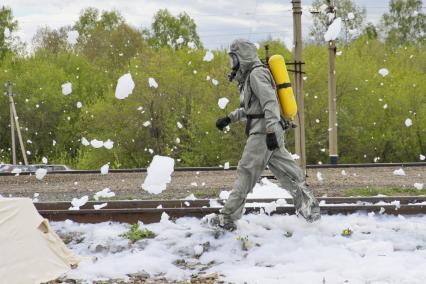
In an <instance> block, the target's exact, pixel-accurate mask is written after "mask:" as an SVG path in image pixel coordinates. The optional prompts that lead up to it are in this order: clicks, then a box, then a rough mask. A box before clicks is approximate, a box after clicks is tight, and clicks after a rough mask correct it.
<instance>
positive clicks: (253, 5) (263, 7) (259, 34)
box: [1, 0, 389, 49]
mask: <svg viewBox="0 0 426 284" xmlns="http://www.w3.org/2000/svg"><path fill="white" fill-rule="evenodd" d="M354 2H355V3H356V4H357V5H359V6H361V7H365V8H366V9H367V22H373V23H375V24H377V23H378V22H379V21H380V17H381V15H382V14H383V13H385V12H387V11H388V2H389V1H387V0H375V1H371V0H370V1H369V0H356V1H354ZM311 3H312V0H306V1H305V0H302V6H303V14H302V30H303V35H304V36H307V34H308V32H309V27H310V26H311V24H312V16H311V14H310V13H309V8H310V5H311ZM1 5H5V6H8V7H10V8H12V11H13V14H14V17H15V19H16V20H18V22H19V26H20V30H19V31H18V32H17V35H19V36H20V37H21V39H23V40H24V41H25V42H27V43H29V44H30V45H31V39H32V37H33V36H34V35H35V33H36V31H37V29H38V28H39V27H44V26H49V27H51V28H59V27H61V26H65V25H72V24H73V23H74V22H76V21H77V20H78V17H79V15H80V12H81V10H83V9H84V8H87V7H95V8H98V9H99V10H101V11H103V10H112V9H115V10H118V11H119V12H120V13H121V14H122V15H123V16H124V18H125V19H126V21H127V22H128V23H129V24H130V25H132V26H134V27H136V28H142V27H149V26H150V24H151V22H152V19H153V16H154V14H155V12H156V11H158V10H159V9H164V8H167V9H168V10H169V11H170V12H171V13H172V14H174V15H177V14H179V13H180V12H186V13H187V14H189V16H191V17H192V18H193V19H194V20H195V23H196V24H197V31H198V34H199V35H200V38H201V40H202V42H203V44H204V46H205V47H207V48H210V49H216V48H227V47H228V46H229V44H230V42H232V40H233V39H235V38H239V37H243V38H248V39H250V40H252V41H261V40H263V39H266V38H267V37H269V36H271V37H272V38H277V39H280V40H282V41H283V42H284V43H286V45H287V46H291V45H292V40H293V20H292V12H291V0H286V1H283V0H281V1H279V0H263V1H262V0H227V1H226V0H215V1H211V0H209V1H206V0H192V1H190V0H174V1H172V0H168V1H167V0H120V1H118V0H116V1H113V0H86V1H81V0H80V1H78V0H73V1H64V0H38V1H34V0H33V1H30V0H3V1H2V4H1Z"/></svg>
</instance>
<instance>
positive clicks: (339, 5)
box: [309, 0, 366, 44]
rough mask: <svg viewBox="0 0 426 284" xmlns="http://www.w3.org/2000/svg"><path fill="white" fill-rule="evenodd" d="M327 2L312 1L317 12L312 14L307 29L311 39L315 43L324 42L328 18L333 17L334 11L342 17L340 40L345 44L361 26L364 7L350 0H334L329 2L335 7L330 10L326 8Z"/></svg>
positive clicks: (364, 15) (359, 30) (323, 0)
mask: <svg viewBox="0 0 426 284" xmlns="http://www.w3.org/2000/svg"><path fill="white" fill-rule="evenodd" d="M327 2H328V1H327V0H314V1H313V2H312V7H313V8H314V9H315V10H317V11H319V13H318V14H315V15H314V16H313V24H312V26H311V27H310V31H309V36H310V37H311V41H312V42H313V43H315V44H324V43H325V41H324V34H325V32H326V31H327V29H328V26H329V24H330V23H331V22H330V19H333V18H334V12H335V13H336V17H340V18H341V19H342V23H343V24H342V31H343V37H342V38H341V39H342V41H343V42H344V43H345V44H347V43H349V42H350V41H352V40H354V39H355V38H356V37H357V35H358V34H359V33H360V32H361V29H362V27H363V24H364V20H365V17H366V10H365V8H361V7H359V6H358V5H356V4H355V2H354V1H352V0H334V1H331V2H332V5H334V7H335V9H334V10H333V11H331V10H329V9H328V8H327ZM349 15H350V16H349ZM352 15H353V18H352V17H351V16H352Z"/></svg>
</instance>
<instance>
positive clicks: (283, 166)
mask: <svg viewBox="0 0 426 284" xmlns="http://www.w3.org/2000/svg"><path fill="white" fill-rule="evenodd" d="M269 169H270V170H271V171H272V173H273V174H274V176H275V177H276V178H277V179H278V181H279V182H280V185H281V187H282V188H285V189H286V190H287V191H288V192H289V193H290V194H291V196H292V197H293V202H294V207H295V209H296V212H297V213H301V214H302V215H303V216H304V217H305V218H309V217H312V215H313V214H319V204H318V201H317V200H316V198H315V197H314V195H313V194H312V192H311V191H310V190H309V189H308V188H307V187H306V183H305V175H304V173H303V170H302V169H301V168H300V167H299V165H298V164H297V163H296V162H295V161H294V159H293V157H292V156H291V154H290V153H289V152H288V151H287V149H286V148H285V147H284V145H283V146H282V147H281V148H280V149H277V150H275V151H274V152H273V154H272V156H271V158H270V160H269Z"/></svg>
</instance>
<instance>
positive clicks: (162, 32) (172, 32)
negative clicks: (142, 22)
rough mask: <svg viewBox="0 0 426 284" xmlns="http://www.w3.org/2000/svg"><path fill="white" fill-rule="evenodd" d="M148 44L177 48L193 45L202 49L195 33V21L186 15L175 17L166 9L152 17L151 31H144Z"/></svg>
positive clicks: (181, 14)
mask: <svg viewBox="0 0 426 284" xmlns="http://www.w3.org/2000/svg"><path fill="white" fill-rule="evenodd" d="M145 34H146V35H147V37H148V42H149V43H150V45H151V46H152V47H156V48H160V47H173V48H178V47H182V46H187V44H188V43H190V42H192V43H194V44H195V45H196V46H197V47H198V48H202V47H203V46H202V43H201V41H200V37H199V36H198V33H197V25H196V24H195V21H194V20H193V19H191V17H189V16H188V14H187V13H180V14H179V15H177V16H176V17H175V16H173V15H172V14H171V13H170V12H169V11H168V10H167V9H163V10H159V11H158V12H157V13H156V14H155V15H154V21H153V23H152V25H151V30H150V31H149V30H145Z"/></svg>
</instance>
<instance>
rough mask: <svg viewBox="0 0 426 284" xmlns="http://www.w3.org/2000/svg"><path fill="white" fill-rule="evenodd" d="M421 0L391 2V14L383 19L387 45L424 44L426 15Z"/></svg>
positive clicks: (396, 0) (385, 15)
mask: <svg viewBox="0 0 426 284" xmlns="http://www.w3.org/2000/svg"><path fill="white" fill-rule="evenodd" d="M422 2H423V1H421V0H391V1H390V3H389V13H386V14H384V15H383V17H382V30H383V32H384V35H385V39H386V42H387V43H390V44H392V45H405V44H410V43H422V44H423V43H424V40H425V37H426V15H425V14H424V13H422V7H423V6H422V5H423V3H422Z"/></svg>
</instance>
